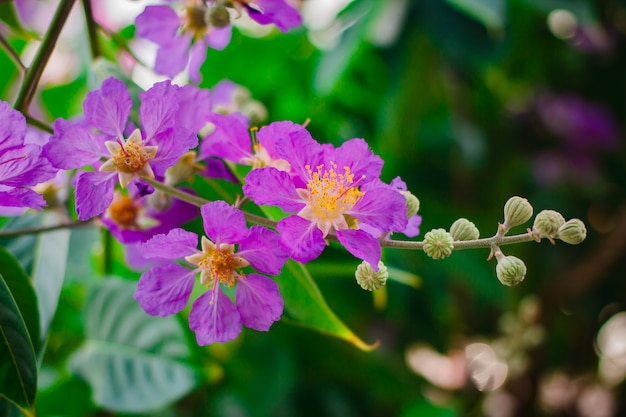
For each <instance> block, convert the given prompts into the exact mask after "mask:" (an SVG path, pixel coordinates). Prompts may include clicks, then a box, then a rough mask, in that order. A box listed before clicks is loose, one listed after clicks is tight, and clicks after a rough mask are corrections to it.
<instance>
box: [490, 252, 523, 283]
mask: <svg viewBox="0 0 626 417" xmlns="http://www.w3.org/2000/svg"><path fill="white" fill-rule="evenodd" d="M496 275H497V276H498V280H499V281H500V282H501V283H502V284H504V285H507V286H509V287H512V286H514V285H517V284H519V283H520V282H522V281H523V280H524V277H525V276H526V264H524V261H522V260H521V259H520V258H518V257H516V256H501V257H499V258H498V265H496Z"/></svg>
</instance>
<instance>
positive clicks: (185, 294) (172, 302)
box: [135, 264, 196, 317]
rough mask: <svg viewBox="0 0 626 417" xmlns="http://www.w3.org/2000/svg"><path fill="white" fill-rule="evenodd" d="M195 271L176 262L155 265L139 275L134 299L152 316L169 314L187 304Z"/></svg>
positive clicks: (176, 311)
mask: <svg viewBox="0 0 626 417" xmlns="http://www.w3.org/2000/svg"><path fill="white" fill-rule="evenodd" d="M195 276H196V271H192V270H189V269H187V268H185V267H183V266H181V265H178V264H165V265H161V266H157V267H154V268H152V269H151V270H149V271H148V272H146V273H144V274H143V275H141V278H139V282H138V283H137V290H136V291H135V300H137V301H138V302H139V304H140V305H141V308H143V309H144V311H145V312H146V313H148V314H150V315H152V316H161V317H165V316H169V315H171V314H174V313H178V312H179V311H181V310H182V309H183V308H185V306H186V305H187V302H188V301H189V296H190V295H191V291H192V290H193V284H194V281H195Z"/></svg>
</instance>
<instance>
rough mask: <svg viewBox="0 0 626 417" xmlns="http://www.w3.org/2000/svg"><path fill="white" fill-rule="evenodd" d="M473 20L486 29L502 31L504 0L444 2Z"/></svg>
mask: <svg viewBox="0 0 626 417" xmlns="http://www.w3.org/2000/svg"><path fill="white" fill-rule="evenodd" d="M446 1H447V2H448V4H450V5H451V6H453V7H455V8H457V9H458V10H459V11H461V12H463V13H465V14H466V15H468V16H469V17H471V18H472V19H474V20H477V21H479V22H480V23H482V24H483V25H485V27H487V28H488V29H498V30H501V29H504V15H505V2H504V0H446Z"/></svg>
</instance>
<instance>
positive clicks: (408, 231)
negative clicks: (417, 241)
mask: <svg viewBox="0 0 626 417" xmlns="http://www.w3.org/2000/svg"><path fill="white" fill-rule="evenodd" d="M421 224H422V216H420V215H418V214H415V215H413V216H412V217H411V218H410V219H409V221H408V223H407V225H406V227H405V228H404V230H403V231H402V233H403V234H404V235H406V236H408V237H414V236H417V235H419V234H420V225H421Z"/></svg>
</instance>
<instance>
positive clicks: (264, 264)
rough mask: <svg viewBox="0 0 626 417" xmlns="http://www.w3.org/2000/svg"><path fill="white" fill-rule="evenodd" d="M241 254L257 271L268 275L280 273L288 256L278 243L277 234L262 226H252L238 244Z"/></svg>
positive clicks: (238, 253) (239, 253)
mask: <svg viewBox="0 0 626 417" xmlns="http://www.w3.org/2000/svg"><path fill="white" fill-rule="evenodd" d="M237 256H241V257H242V258H244V259H245V260H246V261H248V262H250V265H252V267H253V268H254V269H256V270H257V271H260V272H263V273H265V274H270V275H278V274H280V270H281V269H282V268H283V265H285V262H287V259H288V258H289V257H288V256H287V253H285V251H283V250H282V248H281V247H280V245H279V244H278V235H277V234H276V233H274V232H273V231H271V230H269V229H266V228H265V227H262V226H252V227H251V228H250V230H249V232H248V237H246V238H245V240H244V241H242V242H241V243H240V244H239V250H238V251H237Z"/></svg>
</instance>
